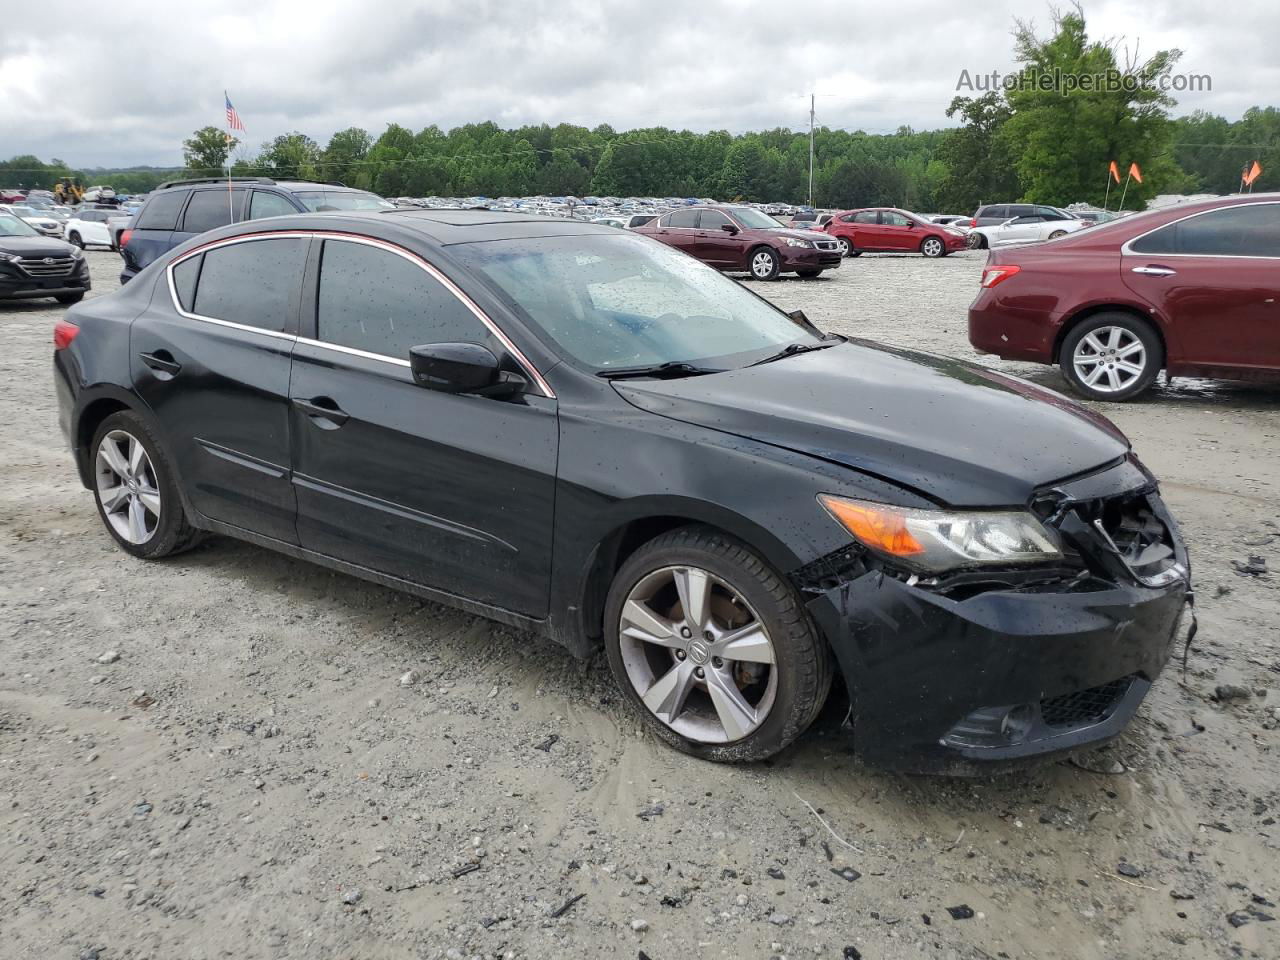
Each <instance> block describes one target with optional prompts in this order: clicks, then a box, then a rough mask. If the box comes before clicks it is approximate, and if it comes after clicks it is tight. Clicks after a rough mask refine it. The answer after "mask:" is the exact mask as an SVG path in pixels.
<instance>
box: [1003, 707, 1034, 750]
mask: <svg viewBox="0 0 1280 960" xmlns="http://www.w3.org/2000/svg"><path fill="white" fill-rule="evenodd" d="M1034 722H1035V712H1034V711H1033V710H1032V708H1031V704H1029V703H1022V704H1019V705H1018V706H1016V707H1010V708H1009V712H1008V713H1006V714H1005V715H1004V716H1003V717H1002V718H1001V720H1000V735H1001V736H1003V737H1004V738H1005V740H1006V741H1007V742H1009V743H1021V742H1022V741H1023V740H1025V739H1027V734H1028V733H1030V732H1031V725H1032V723H1034Z"/></svg>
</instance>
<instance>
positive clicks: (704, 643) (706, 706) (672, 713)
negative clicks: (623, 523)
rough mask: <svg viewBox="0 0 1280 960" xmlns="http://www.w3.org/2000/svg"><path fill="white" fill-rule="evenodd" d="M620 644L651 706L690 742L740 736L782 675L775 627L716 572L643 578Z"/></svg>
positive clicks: (626, 609) (757, 718) (621, 627)
mask: <svg viewBox="0 0 1280 960" xmlns="http://www.w3.org/2000/svg"><path fill="white" fill-rule="evenodd" d="M618 643H619V648H620V651H621V653H622V663H623V666H624V668H625V669H626V674H627V679H628V680H629V681H630V683H631V686H632V689H634V690H635V691H636V693H637V694H638V695H639V697H640V699H641V700H642V701H643V702H644V705H645V706H646V707H647V708H648V710H649V712H650V713H652V714H653V715H654V716H655V717H657V718H658V719H659V720H661V721H662V722H663V723H664V724H666V725H667V726H668V727H670V728H671V729H673V730H675V731H676V732H677V733H679V734H681V735H682V736H685V737H688V738H689V739H690V740H695V741H697V742H699V743H729V742H731V741H734V740H741V739H742V738H743V737H746V736H748V735H750V734H751V733H753V732H754V731H755V730H756V729H757V728H758V727H759V726H760V724H762V723H764V721H765V720H766V718H767V717H768V715H769V711H770V710H771V709H772V707H773V701H774V697H775V695H776V693H777V686H778V677H777V667H776V661H775V657H774V650H773V642H772V640H771V639H770V637H769V632H768V630H766V629H765V626H764V624H763V623H761V622H760V619H759V617H757V616H756V614H755V611H754V610H752V609H751V607H750V605H749V604H748V603H747V602H746V599H745V598H744V597H743V596H742V595H741V594H740V593H739V592H738V591H737V590H736V589H734V587H733V586H732V585H731V584H729V583H728V582H727V581H725V580H723V579H721V578H720V577H717V576H716V575H715V574H713V573H711V572H710V571H707V570H702V569H699V568H698V567H662V568H660V569H658V570H655V571H653V572H652V573H650V574H647V575H646V576H645V577H643V578H642V579H641V580H640V582H639V583H637V584H636V585H635V586H634V587H633V588H632V590H631V593H630V594H628V596H627V599H626V602H625V603H624V604H623V606H622V615H621V617H620V621H619V624H618Z"/></svg>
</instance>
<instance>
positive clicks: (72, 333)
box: [53, 320, 80, 350]
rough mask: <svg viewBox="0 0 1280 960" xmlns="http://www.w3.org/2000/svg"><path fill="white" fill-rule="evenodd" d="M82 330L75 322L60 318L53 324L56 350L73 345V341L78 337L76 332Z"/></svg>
mask: <svg viewBox="0 0 1280 960" xmlns="http://www.w3.org/2000/svg"><path fill="white" fill-rule="evenodd" d="M79 332H80V328H79V327H78V326H76V325H75V324H74V323H69V322H67V321H66V320H59V321H58V322H57V323H55V324H54V325H53V348H54V349H55V350H65V349H67V347H69V346H71V341H72V340H74V339H75V338H76V334H77V333H79Z"/></svg>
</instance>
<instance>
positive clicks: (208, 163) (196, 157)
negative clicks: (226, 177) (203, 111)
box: [182, 127, 239, 177]
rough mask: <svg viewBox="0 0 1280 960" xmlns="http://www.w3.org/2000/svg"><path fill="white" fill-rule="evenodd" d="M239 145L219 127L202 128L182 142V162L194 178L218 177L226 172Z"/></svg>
mask: <svg viewBox="0 0 1280 960" xmlns="http://www.w3.org/2000/svg"><path fill="white" fill-rule="evenodd" d="M237 143H239V141H238V140H236V139H234V138H232V139H231V140H228V139H227V135H226V134H225V133H224V132H223V131H221V130H219V129H218V128H217V127H201V128H200V129H199V130H197V131H195V133H193V134H192V135H191V136H190V137H189V138H188V139H186V140H183V141H182V160H183V163H185V164H186V168H187V172H188V173H189V174H190V175H191V176H193V177H216V176H219V175H220V174H222V173H223V172H225V170H226V168H227V157H228V156H230V154H231V150H232V149H233V148H234V147H235V145H236V144H237Z"/></svg>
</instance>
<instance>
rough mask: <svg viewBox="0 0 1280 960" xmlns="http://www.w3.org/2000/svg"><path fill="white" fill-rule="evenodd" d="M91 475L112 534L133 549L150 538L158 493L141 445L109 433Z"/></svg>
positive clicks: (120, 432)
mask: <svg viewBox="0 0 1280 960" xmlns="http://www.w3.org/2000/svg"><path fill="white" fill-rule="evenodd" d="M94 475H95V479H96V486H97V493H98V501H99V502H100V503H101V504H102V514H103V516H104V517H106V520H107V523H109V524H111V528H112V529H113V530H114V531H115V532H116V534H117V535H118V536H119V537H120V538H121V539H122V540H124V541H126V542H128V543H132V544H134V545H140V544H144V543H146V542H147V541H148V540H150V539H151V538H152V537H154V536H155V534H156V530H157V529H159V525H160V507H161V504H160V489H159V485H158V484H157V482H156V472H155V467H154V466H152V464H151V458H150V457H149V456H147V451H146V449H145V448H144V447H143V446H142V443H141V441H139V440H138V438H137V437H135V436H133V435H132V434H130V433H126V432H125V431H123V430H112V431H111V432H110V433H108V434H107V435H106V436H105V437H103V438H102V442H101V443H100V444H98V453H97V457H96V458H95V461H94Z"/></svg>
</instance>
